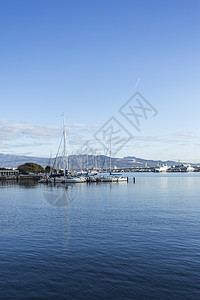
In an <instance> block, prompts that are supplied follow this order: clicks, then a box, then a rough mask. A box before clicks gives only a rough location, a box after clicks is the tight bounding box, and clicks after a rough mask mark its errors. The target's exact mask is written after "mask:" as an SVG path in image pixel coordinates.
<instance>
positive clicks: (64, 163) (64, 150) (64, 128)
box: [63, 116, 66, 178]
mask: <svg viewBox="0 0 200 300" xmlns="http://www.w3.org/2000/svg"><path fill="white" fill-rule="evenodd" d="M63 137H64V149H63V152H64V153H63V169H64V178H65V175H66V170H65V169H66V126H65V120H64V116H63Z"/></svg>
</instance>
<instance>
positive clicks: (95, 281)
mask: <svg viewBox="0 0 200 300" xmlns="http://www.w3.org/2000/svg"><path fill="white" fill-rule="evenodd" d="M135 176H136V183H135V184H133V182H131V181H129V183H128V184H127V183H119V184H117V183H113V184H109V183H107V184H106V183H105V184H98V185H97V184H90V185H89V184H76V185H71V186H67V187H64V186H63V185H61V186H56V187H54V186H46V185H38V184H37V183H36V184H34V183H28V184H26V183H24V184H22V183H21V184H19V185H17V184H13V183H4V184H2V183H1V182H0V243H1V246H0V299H159V300H160V299H162V300H163V299H181V300H183V299H200V197H199V195H200V174H198V173H196V174H179V175H177V174H168V175H166V174H135Z"/></svg>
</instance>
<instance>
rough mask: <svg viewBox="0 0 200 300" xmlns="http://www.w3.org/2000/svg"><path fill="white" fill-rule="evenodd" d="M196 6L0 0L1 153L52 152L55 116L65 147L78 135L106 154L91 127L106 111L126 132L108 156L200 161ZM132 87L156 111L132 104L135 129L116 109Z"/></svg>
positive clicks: (56, 137) (78, 140) (78, 142)
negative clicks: (135, 111)
mask: <svg viewBox="0 0 200 300" xmlns="http://www.w3.org/2000/svg"><path fill="white" fill-rule="evenodd" d="M199 10H200V3H199V1H197V0H192V1H189V0H188V1H185V0H184V1H180V0H177V1H172V0H170V1H168V2H161V1H158V0H151V1H147V0H142V1H131V0H127V1H125V2H124V1H122V0H120V1H119V0H115V1H114V0H110V1H104V0H103V1H91V0H86V1H80V0H77V1H74V2H72V1H68V0H66V1H64V0H59V1H54V0H49V1H47V0H44V1H39V0H36V1H25V0H19V1H14V0H11V1H9V2H6V1H2V2H1V3H0V11H1V18H0V25H1V30H0V37H1V48H0V67H1V68H0V82H1V88H0V99H1V116H0V153H4V154H16V155H30V156H38V157H48V156H50V155H51V153H52V155H55V153H56V151H57V147H58V144H59V141H60V138H61V135H62V114H64V116H65V120H66V125H67V153H68V154H71V153H72V152H74V153H75V152H77V151H81V149H82V147H83V145H84V144H85V143H86V142H87V141H89V142H90V143H91V147H92V148H93V149H96V151H99V152H101V153H102V154H105V151H106V149H105V146H104V143H101V139H102V138H100V139H99V141H100V142H99V141H98V139H95V136H96V135H95V134H96V133H97V132H98V131H99V130H100V129H101V128H103V129H104V128H105V127H104V124H108V125H109V123H107V122H108V120H110V118H112V117H113V119H112V120H115V121H114V122H115V124H118V125H113V126H119V127H120V126H122V127H121V128H123V129H122V130H124V134H125V135H127V136H126V138H127V139H128V138H129V137H130V136H131V138H130V139H128V140H127V143H124V144H123V147H121V148H120V147H118V148H119V150H118V151H117V152H116V154H115V156H116V157H124V156H129V155H130V156H136V157H141V158H144V159H155V160H157V159H160V160H175V161H179V160H180V161H185V162H187V161H189V162H194V163H195V162H200V154H199V152H200V151H199V150H200V135H199V132H200V124H199V122H198V120H199V111H200V101H199V98H200V91H199V78H200V56H199V50H200V41H199V38H198V36H199V32H198V31H199V27H200V20H199ZM136 92H139V93H140V94H141V95H142V96H143V97H144V99H146V100H147V102H148V103H149V105H151V106H152V107H153V109H155V110H154V111H153V109H152V111H151V112H150V109H149V110H146V112H142V110H141V109H140V112H141V116H140V117H139V119H138V122H140V121H141V124H139V125H141V126H140V131H139V130H137V128H136V127H137V126H135V127H134V124H133V122H130V120H128V118H126V117H125V115H123V113H122V111H120V108H122V107H123V106H124V105H125V103H127V101H128V100H129V99H130V98H131V97H132V96H133V95H135V93H136ZM135 101H136V100H135ZM130 103H131V102H130ZM135 103H136V105H135V104H134V105H135V107H138V103H140V101H139V102H138V103H137V101H136V102H135ZM147 106H148V104H147ZM132 107H133V106H132ZM147 108H148V107H147ZM149 108H150V106H149ZM127 109H131V105H129V104H128V106H127ZM155 112H156V113H155ZM142 113H144V115H142ZM149 113H150V114H149ZM145 114H147V115H145ZM148 114H149V115H148ZM130 115H131V114H130V111H129V116H130ZM138 115H139V112H138ZM135 121H137V118H136V119H135ZM113 124H114V123H113ZM113 128H114V127H113ZM114 129H115V128H114ZM118 129H119V128H118ZM118 129H117V128H116V131H117V130H118ZM127 132H128V133H127ZM129 133H130V136H129ZM113 140H114V139H113ZM118 145H119V144H118ZM108 147H109V145H108ZM118 148H116V149H118ZM107 150H108V149H107ZM113 153H114V149H113Z"/></svg>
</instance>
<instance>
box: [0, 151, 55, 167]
mask: <svg viewBox="0 0 200 300" xmlns="http://www.w3.org/2000/svg"><path fill="white" fill-rule="evenodd" d="M26 162H33V163H36V164H39V165H41V166H46V165H48V164H49V158H40V157H34V156H21V155H12V154H2V153H0V167H4V168H17V167H18V166H19V165H22V164H24V163H26Z"/></svg>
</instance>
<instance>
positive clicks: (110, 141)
mask: <svg viewBox="0 0 200 300" xmlns="http://www.w3.org/2000/svg"><path fill="white" fill-rule="evenodd" d="M110 173H111V138H110Z"/></svg>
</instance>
